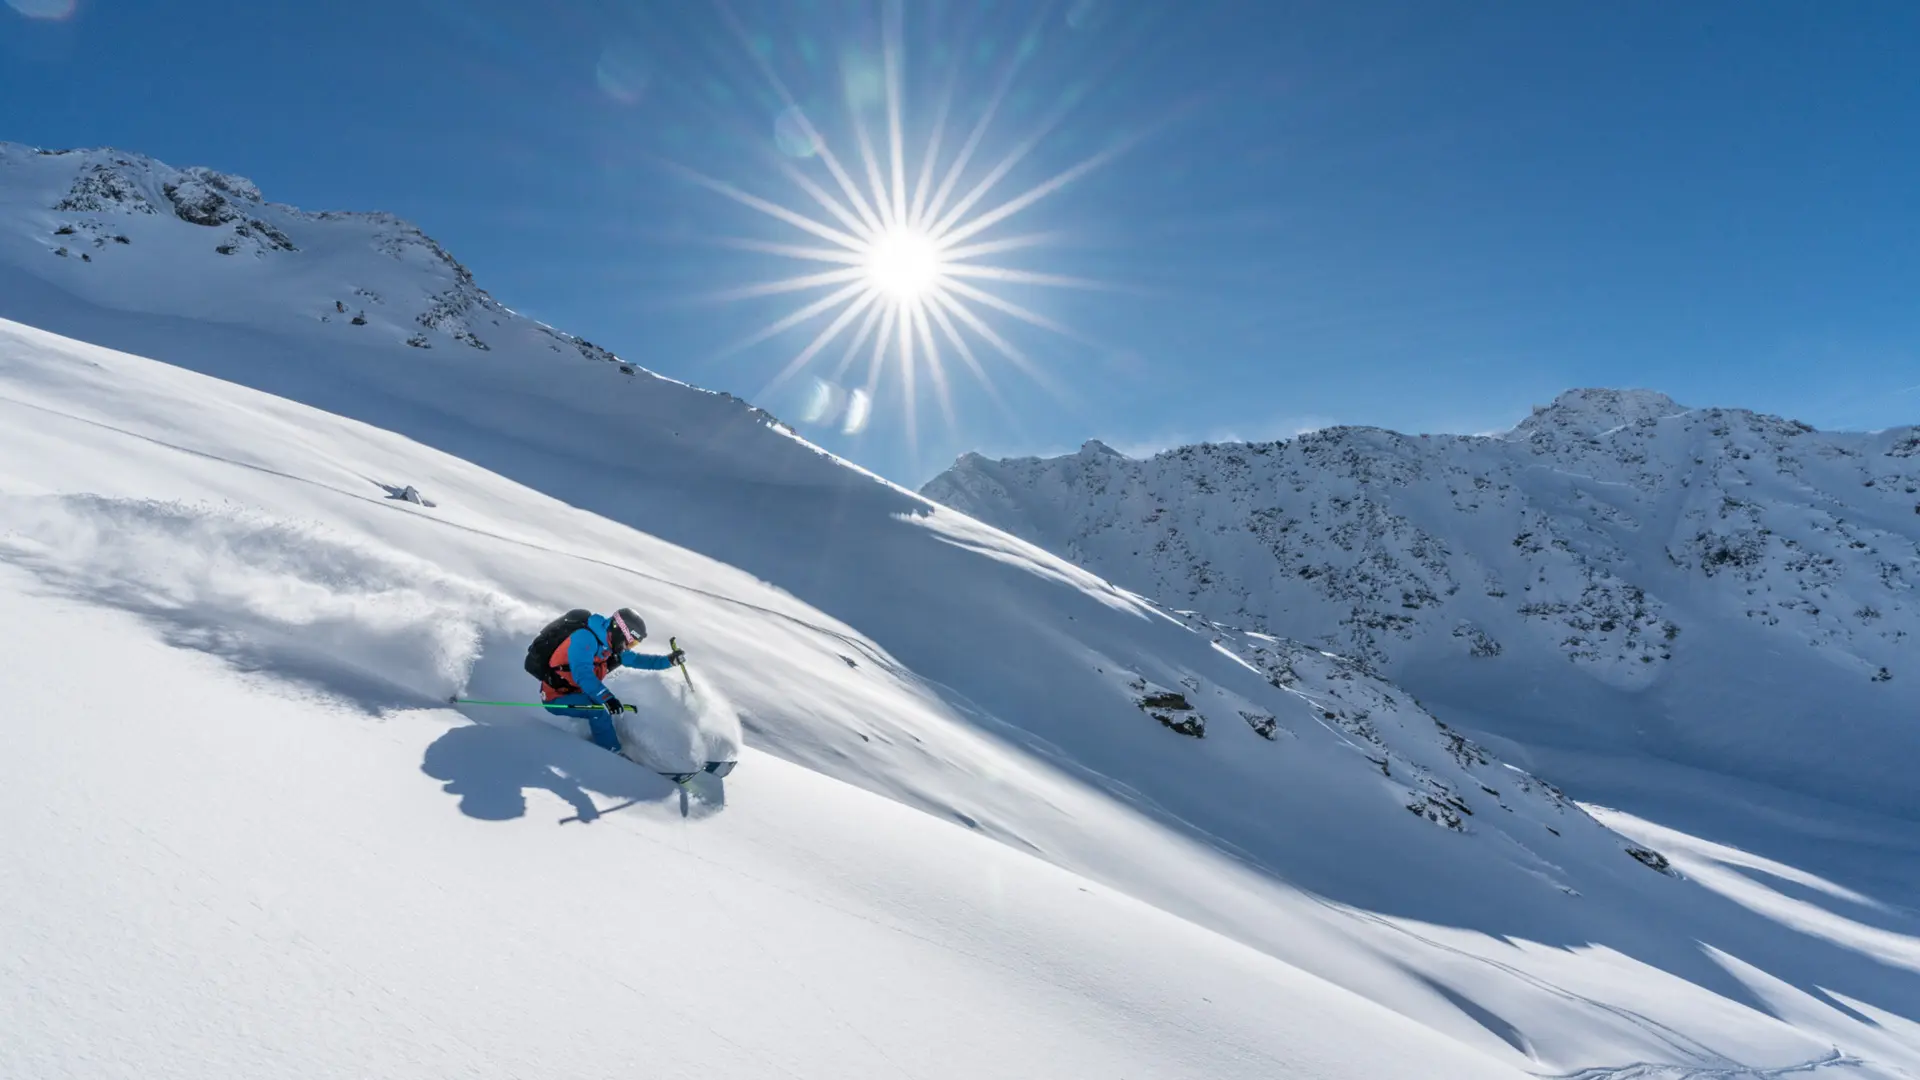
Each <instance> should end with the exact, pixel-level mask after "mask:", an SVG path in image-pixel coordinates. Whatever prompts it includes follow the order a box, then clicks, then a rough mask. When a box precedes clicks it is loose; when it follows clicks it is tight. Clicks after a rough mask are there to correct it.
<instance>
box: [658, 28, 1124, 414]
mask: <svg viewBox="0 0 1920 1080" xmlns="http://www.w3.org/2000/svg"><path fill="white" fill-rule="evenodd" d="M723 6H724V5H723ZM903 7H904V5H902V4H899V3H896V2H888V3H885V4H884V5H883V6H882V14H883V18H882V20H881V22H882V35H883V42H882V49H881V57H880V59H881V72H880V74H881V75H882V78H883V83H882V86H883V88H884V102H879V103H876V102H867V104H865V105H862V104H859V103H856V101H855V99H854V98H853V97H852V96H849V97H848V99H847V120H848V121H849V124H848V126H849V129H850V134H851V139H852V142H853V144H854V145H855V146H856V147H857V149H858V159H857V162H856V163H854V167H853V168H851V169H850V168H849V167H848V163H845V162H842V161H841V159H840V157H839V155H838V154H836V153H835V151H834V148H833V147H832V146H831V145H829V141H828V139H827V138H826V136H825V135H823V134H822V133H821V131H820V129H818V128H816V127H815V126H814V125H813V122H812V121H811V120H810V119H808V117H807V115H806V113H805V112H804V111H803V110H802V109H801V107H800V102H799V100H798V99H797V98H795V96H794V95H793V93H792V92H790V91H789V90H788V88H787V87H786V85H785V84H784V83H783V82H782V81H781V79H780V76H779V75H778V74H776V73H775V71H774V68H773V67H772V66H771V65H770V64H768V63H766V62H765V61H764V59H762V60H761V62H760V67H761V72H762V74H763V75H765V76H766V77H767V79H768V81H769V82H770V83H771V85H772V89H773V90H774V91H775V92H776V93H777V95H778V96H779V97H780V98H781V99H782V100H783V101H784V102H785V103H786V108H785V110H783V111H782V112H781V113H780V118H779V121H778V122H777V123H776V125H775V127H776V135H779V134H780V132H781V131H782V130H784V131H785V136H781V139H783V140H784V141H781V139H777V140H776V141H778V142H779V145H780V149H781V150H782V151H784V153H785V154H787V155H789V156H790V157H791V158H795V159H802V160H811V161H813V162H815V163H816V164H815V165H814V166H811V167H808V168H806V169H805V170H804V171H803V169H802V166H801V165H800V164H799V161H798V160H788V158H786V157H782V158H779V159H777V161H778V167H779V170H780V172H781V173H783V174H784V175H785V176H786V177H787V179H789V180H791V181H792V182H793V185H794V187H795V188H796V189H797V191H798V192H799V194H800V195H802V196H804V199H799V200H794V202H793V205H787V204H786V203H783V202H780V201H776V200H774V199H770V198H765V197H762V196H759V195H755V194H751V193H749V192H747V191H744V190H742V189H741V188H739V187H737V186H735V185H734V184H731V183H728V182H727V181H724V180H719V179H715V178H714V177H710V176H707V175H705V174H702V173H700V172H697V171H695V170H692V169H689V168H686V167H684V166H676V170H677V171H679V172H680V173H681V174H682V175H684V176H686V177H688V178H689V179H691V180H693V181H694V182H696V183H699V184H701V185H702V186H704V187H707V188H709V189H710V190H712V191H715V192H718V193H719V194H721V195H724V196H726V197H727V198H729V199H732V200H733V201H735V202H737V203H739V204H740V205H741V206H744V207H747V208H749V209H751V210H754V211H757V212H759V213H761V214H764V215H766V216H767V217H770V218H774V219H776V220H778V221H780V222H783V223H785V224H786V225H788V226H790V227H792V228H794V229H796V230H798V231H799V232H800V233H804V234H805V238H804V239H801V240H800V241H799V242H797V243H796V242H794V241H793V240H790V239H774V238H771V237H768V238H762V237H758V236H755V237H716V238H715V240H716V241H717V242H718V243H721V244H724V245H727V246H729V247H736V248H740V249H742V250H746V251H758V252H763V253H765V254H768V255H776V256H780V257H783V258H789V259H797V260H800V261H803V262H807V263H813V264H815V265H816V266H818V267H819V269H815V270H811V271H809V272H806V273H800V274H793V275H790V276H784V277H780V278H776V279H774V280H770V281H762V282H758V283H754V284H749V285H744V286H741V287H738V288H732V289H725V290H722V291H720V292H718V293H715V294H713V296H714V297H715V298H716V299H726V300H745V299H751V298H755V297H768V296H777V295H781V294H786V293H801V292H808V293H810V292H814V291H815V290H826V291H825V293H824V295H817V296H815V297H814V298H812V299H809V300H807V301H805V302H803V303H801V304H800V305H799V306H797V307H796V308H794V309H793V310H792V311H789V312H788V313H787V314H785V315H784V316H782V317H780V318H777V319H775V320H773V321H772V322H769V323H767V324H766V325H765V326H762V327H760V328H759V329H757V330H755V331H753V332H752V333H751V334H748V335H747V336H745V337H743V338H740V339H738V340H736V341H735V342H733V343H732V344H731V345H729V346H728V347H727V348H726V349H725V350H724V351H723V353H722V355H725V354H728V353H734V352H739V351H741V350H743V349H748V348H751V347H753V346H755V345H758V344H760V343H761V342H764V341H768V340H770V339H772V338H775V337H778V336H780V335H783V334H786V333H788V332H789V331H792V330H795V329H797V328H799V327H801V326H803V325H807V324H811V323H815V322H818V321H822V320H824V322H825V325H824V326H822V327H820V329H819V331H818V332H817V333H815V334H814V336H813V338H812V340H810V341H809V342H808V343H807V345H806V346H805V347H804V348H802V349H801V350H800V351H799V352H798V353H796V354H795V355H794V356H793V358H792V359H791V360H789V361H788V362H787V365H786V366H785V367H783V368H781V369H780V371H779V372H778V373H777V374H776V375H774V376H773V378H772V379H771V380H770V381H769V382H768V383H767V384H766V386H765V388H763V389H762V390H761V391H760V393H759V394H758V395H757V396H758V397H760V398H766V397H768V396H769V395H771V394H772V393H773V392H774V391H775V390H776V389H777V388H779V387H780V386H781V385H782V384H783V383H785V382H786V381H787V380H788V379H790V378H792V377H794V376H795V375H797V374H799V373H800V372H801V371H802V370H803V369H805V368H806V367H807V366H808V365H810V364H812V363H814V362H815V361H816V360H819V359H822V358H823V356H826V354H828V352H829V350H831V351H832V352H833V353H837V354H838V357H839V359H838V360H837V362H836V361H832V360H831V359H830V358H829V359H827V360H826V361H825V362H824V363H823V367H824V366H825V364H831V368H830V369H829V370H825V371H823V372H822V374H821V377H820V378H819V380H818V384H819V386H821V387H825V388H827V389H826V390H823V391H821V393H822V394H824V397H821V396H820V395H816V397H817V398H819V400H822V401H826V402H828V403H829V404H828V405H824V406H822V410H823V411H822V412H821V414H820V415H821V416H825V415H826V414H827V412H830V411H832V409H833V408H835V407H834V406H832V405H831V402H833V401H836V400H839V401H844V402H846V403H847V404H846V405H845V416H846V420H845V424H844V426H843V427H842V429H841V430H842V431H843V432H845V433H847V434H854V433H856V432H858V431H860V430H861V429H862V428H863V427H864V425H865V424H866V421H867V417H868V416H869V415H870V411H871V408H872V402H873V400H874V394H875V393H876V392H877V391H878V389H879V383H880V379H881V376H882V374H883V373H887V372H892V373H894V374H895V375H897V377H898V379H899V382H900V390H901V401H902V404H904V405H905V416H904V420H905V426H906V436H907V441H908V442H909V443H910V444H911V443H913V442H915V439H916V434H915V432H916V424H917V423H918V421H917V418H916V415H915V413H916V410H917V409H918V397H917V391H918V388H919V387H921V386H926V387H927V388H928V389H929V390H931V391H932V392H933V394H934V396H935V398H936V399H937V401H938V403H939V405H940V410H941V412H942V414H943V415H944V416H945V419H946V422H947V426H948V428H949V429H950V430H951V429H953V428H954V426H955V417H954V410H953V402H952V394H951V387H950V385H949V379H948V374H949V372H948V362H949V361H950V360H954V359H957V360H958V361H959V362H960V363H961V364H963V365H964V366H965V368H966V369H967V371H969V372H970V373H971V374H972V376H973V377H974V379H975V380H977V381H978V382H979V383H980V385H981V387H982V388H983V389H984V390H985V391H986V393H987V395H988V396H990V397H992V398H993V399H994V400H995V401H996V402H998V401H1000V395H999V392H998V390H997V389H996V388H995V386H994V384H993V379H992V378H991V377H990V376H989V374H988V372H987V369H986V366H985V365H984V364H982V362H981V357H980V356H979V355H977V354H976V352H975V348H974V346H975V344H976V343H978V344H983V345H985V346H986V347H987V348H989V349H991V350H992V351H993V352H995V353H997V354H999V355H1000V356H1002V357H1004V358H1006V360H1007V361H1008V362H1009V363H1011V364H1012V365H1013V366H1014V367H1016V368H1018V369H1019V370H1020V371H1021V372H1022V373H1023V374H1025V375H1027V376H1028V377H1029V378H1031V379H1032V380H1033V381H1034V382H1035V383H1038V384H1040V385H1041V386H1042V387H1044V388H1046V389H1047V390H1049V391H1050V392H1052V393H1054V394H1055V395H1056V396H1060V395H1062V394H1063V391H1062V389H1061V388H1060V387H1059V386H1058V385H1057V384H1056V383H1055V382H1054V380H1053V379H1052V378H1051V377H1050V376H1049V375H1048V373H1047V372H1046V371H1045V370H1044V368H1043V367H1042V366H1041V365H1040V364H1038V363H1036V362H1035V361H1034V360H1033V359H1031V358H1029V357H1028V356H1027V355H1026V354H1025V353H1024V352H1022V351H1021V349H1020V347H1019V346H1018V345H1017V344H1015V342H1013V341H1010V340H1008V338H1007V337H1006V336H1005V335H1003V334H1002V333H1001V332H1000V331H999V330H998V329H996V328H995V326H994V325H993V323H995V322H998V321H999V320H998V319H997V318H996V316H1002V315H1004V316H1008V317H1010V318H1012V319H1015V320H1018V321H1020V322H1023V323H1027V324H1029V325H1031V326H1034V327H1038V328H1040V329H1043V330H1049V331H1052V332H1054V333H1056V334H1060V335H1063V336H1066V337H1069V338H1072V339H1074V340H1076V341H1084V340H1085V339H1082V338H1080V337H1079V336H1078V335H1076V334H1074V333H1073V332H1072V331H1070V330H1068V329H1067V328H1066V327H1064V326H1062V325H1061V324H1059V323H1057V322H1055V321H1054V320H1052V319H1050V318H1048V317H1047V316H1045V315H1043V314H1041V313H1039V312H1037V311H1033V310H1031V309H1029V308H1027V307H1025V306H1023V305H1022V304H1020V303H1017V302H1016V301H1015V300H1013V299H1012V298H1010V297H1008V296H1006V295H1004V288H1005V287H1008V286H1026V285H1038V286H1052V287H1060V288H1101V287H1102V286H1101V284H1100V283H1099V282H1097V281H1089V280H1086V279H1083V278H1076V277H1068V276H1064V275H1060V274H1052V273H1044V272H1040V271H1035V270H1028V269H1020V268H1016V267H1014V266H1008V265H1002V264H998V262H997V260H996V258H995V257H996V256H1000V255H1004V254H1007V253H1012V252H1020V251H1025V250H1028V249H1034V248H1039V247H1044V246H1046V245H1048V244H1049V243H1051V242H1052V240H1053V238H1054V234H1052V233H1046V232H1038V233H1024V234H1015V235H1000V236H995V237H991V238H989V236H988V235H986V234H988V233H989V230H994V229H997V228H999V227H1000V226H1001V225H1002V224H1003V223H1005V222H1006V221H1007V220H1008V219H1010V218H1012V217H1014V216H1015V215H1018V214H1021V213H1024V212H1025V211H1027V210H1028V209H1029V208H1030V207H1032V206H1033V205H1034V204H1035V203H1038V202H1040V201H1041V200H1043V199H1046V198H1048V197H1049V196H1051V195H1053V194H1054V193H1056V192H1058V191H1060V190H1061V189H1062V188H1065V187H1066V186H1067V185H1069V184H1071V183H1073V182H1074V181H1076V180H1078V179H1079V178H1080V177H1082V176H1085V175H1086V174H1088V173H1090V172H1092V171H1093V170H1095V169H1097V168H1099V167H1100V166H1102V165H1103V164H1105V163H1106V162H1108V161H1110V160H1112V159H1113V158H1114V157H1116V156H1117V155H1119V154H1120V153H1122V152H1124V151H1125V150H1126V148H1127V147H1129V146H1131V145H1132V144H1133V143H1134V142H1136V141H1137V139H1138V137H1139V136H1138V135H1130V136H1128V137H1126V138H1123V139H1120V140H1118V141H1115V142H1112V143H1110V144H1109V145H1107V146H1106V148H1105V149H1102V150H1099V151H1097V152H1095V153H1094V154H1092V155H1091V156H1089V157H1086V158H1083V159H1081V160H1080V161H1079V162H1078V163H1076V164H1074V165H1071V166H1069V167H1067V168H1065V169H1062V170H1061V171H1059V172H1057V173H1054V174H1053V175H1052V176H1050V177H1048V178H1046V179H1044V180H1041V181H1040V182H1038V183H1036V184H1034V185H1033V186H1032V187H1029V188H1027V189H1026V190H1024V191H1021V192H1020V193H1018V194H1014V195H1011V196H1005V197H1002V196H999V195H996V189H997V188H998V187H999V185H1000V184H1001V182H1002V181H1003V180H1005V179H1006V178H1007V177H1008V176H1010V175H1013V174H1014V171H1015V167H1016V166H1017V165H1019V164H1020V163H1021V161H1022V159H1024V158H1026V157H1027V155H1028V154H1029V152H1031V151H1032V150H1034V148H1035V147H1037V146H1038V145H1039V144H1040V142H1041V140H1042V137H1043V136H1044V135H1045V134H1046V133H1047V130H1048V129H1049V128H1050V127H1051V126H1052V124H1053V123H1054V122H1055V120H1057V119H1058V118H1059V116H1056V117H1055V118H1054V120H1048V121H1047V122H1045V123H1044V124H1043V125H1042V126H1041V128H1040V129H1039V130H1038V131H1036V132H1035V133H1033V134H1032V135H1030V136H1028V137H1027V138H1025V139H1023V140H1021V141H1019V142H1018V143H1016V144H1015V145H1014V146H1013V148H1012V149H1011V150H1009V151H1008V152H1007V154H1006V156H1005V157H1004V158H1002V159H1001V160H1000V161H999V162H998V163H997V164H995V165H993V166H991V167H989V168H985V169H984V172H983V173H982V174H981V175H980V176H979V178H978V179H977V180H974V181H972V182H970V183H966V182H963V181H964V180H965V178H966V176H967V174H968V173H969V172H970V171H978V169H977V167H975V165H976V157H977V154H976V152H977V151H978V150H979V149H980V147H981V145H982V141H983V140H984V139H985V137H986V135H987V129H988V127H989V125H990V123H991V122H992V120H993V118H994V117H995V116H996V115H997V114H999V112H1000V105H1001V102H1002V99H1003V97H1004V96H1005V95H1006V93H1007V92H1008V88H1009V86H1010V85H1011V82H1012V73H1013V70H1014V69H1013V68H1011V67H1009V68H1008V69H1007V70H1006V72H1005V73H1004V74H1003V76H1002V78H1001V79H1000V81H999V83H998V85H997V87H996V89H995V90H994V91H993V93H992V96H991V97H990V98H989V99H988V100H987V101H986V103H985V105H984V107H982V108H981V109H979V110H975V111H977V113H978V118H977V119H976V120H974V121H973V125H972V128H971V130H970V131H969V132H968V134H967V136H966V138H965V139H964V140H961V139H950V138H949V137H948V136H949V134H950V133H949V132H948V130H947V124H948V121H949V120H950V119H951V118H952V117H951V116H950V113H949V108H948V107H949V105H951V104H952V101H951V95H952V94H953V92H954V87H955V85H957V83H956V80H957V79H958V78H959V75H960V72H959V71H958V69H957V68H956V69H955V70H953V71H951V72H949V78H948V90H947V94H948V98H947V99H943V100H942V101H941V103H940V104H939V105H938V106H937V107H936V110H935V112H934V116H933V120H932V123H931V124H930V125H928V126H927V128H926V143H925V150H924V151H923V152H921V151H918V150H917V148H910V147H909V146H908V145H907V142H908V139H907V126H908V125H907V122H906V117H905V115H904V114H905V111H906V109H905V106H906V104H907V103H906V102H905V100H904V98H905V87H904V82H905V80H904V77H903V69H904V65H905V46H904V44H903V35H904V30H903V15H902V9H903ZM742 44H744V45H746V46H747V47H748V48H749V50H750V51H752V52H753V54H754V56H755V57H759V56H760V54H759V52H758V50H757V47H756V46H754V45H753V44H752V43H751V42H748V41H746V39H745V38H744V37H743V38H742ZM849 55H851V54H849ZM848 85H852V84H851V83H849V84H848ZM849 93H850V94H851V92H849ZM881 104H884V112H885V124H886V127H885V139H884V141H883V142H879V143H878V145H876V140H875V139H874V138H873V137H872V136H873V133H872V132H871V131H869V129H868V124H869V118H870V117H876V118H877V116H878V115H879V112H880V109H879V107H878V106H879V105H881ZM869 106H873V108H872V110H871V111H869V110H868V107H869ZM1059 115H1060V116H1064V113H1061V114H1059ZM955 144H958V145H957V149H956V146H955ZM910 158H911V159H914V160H913V161H911V162H910V161H909V159H910ZM970 167H973V168H970ZM863 179H864V181H865V182H864V183H862V180H863ZM996 199H997V201H990V200H996ZM808 203H811V204H812V205H813V206H814V207H816V208H817V209H818V213H813V212H809V210H807V209H806V207H807V205H808ZM863 356H864V357H865V360H866V369H867V370H866V378H865V380H864V385H858V384H855V383H851V382H849V383H847V384H846V385H844V386H843V382H842V381H843V380H845V379H847V377H848V375H849V373H850V372H851V371H852V370H853V368H854V366H855V365H856V364H858V363H859V362H860V360H861V358H862V357H863ZM923 377H924V381H923ZM1002 404H1004V403H1002ZM811 411H812V410H811V408H810V412H811ZM807 422H809V423H814V422H818V420H817V418H816V419H810V420H808V421H807Z"/></svg>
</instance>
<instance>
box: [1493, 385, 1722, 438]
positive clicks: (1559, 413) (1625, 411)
mask: <svg viewBox="0 0 1920 1080" xmlns="http://www.w3.org/2000/svg"><path fill="white" fill-rule="evenodd" d="M1687 411H1688V409H1687V407H1686V406H1684V405H1681V404H1680V403H1679V402H1676V401H1674V400H1673V399H1672V398H1670V397H1668V396H1667V395H1665V394H1662V393H1660V392H1659V391H1657V390H1610V389H1607V388H1604V387H1587V388H1582V389H1575V390H1568V391H1566V392H1565V393H1562V394H1561V395H1560V396H1559V397H1556V398H1554V399H1553V401H1552V402H1551V403H1549V404H1546V405H1536V406H1534V408H1533V415H1531V416H1529V417H1527V418H1526V419H1525V420H1522V421H1520V423H1519V424H1518V425H1517V426H1515V427H1514V429H1513V430H1512V431H1511V432H1509V433H1508V437H1509V438H1522V437H1525V436H1528V435H1532V434H1534V433H1535V432H1539V431H1548V430H1551V431H1564V432H1569V433H1572V434H1579V435H1597V434H1600V433H1602V432H1606V431H1610V430H1612V429H1614V428H1619V427H1625V426H1627V425H1628V424H1637V423H1639V422H1640V421H1642V420H1659V419H1662V418H1664V417H1668V416H1679V415H1680V414H1681V413H1684V412H1687Z"/></svg>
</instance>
